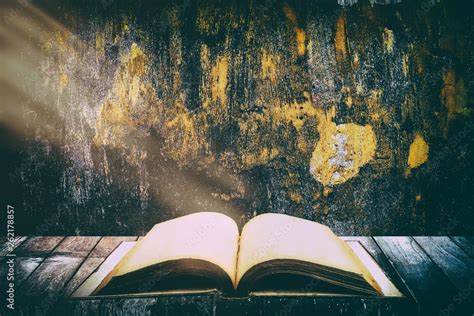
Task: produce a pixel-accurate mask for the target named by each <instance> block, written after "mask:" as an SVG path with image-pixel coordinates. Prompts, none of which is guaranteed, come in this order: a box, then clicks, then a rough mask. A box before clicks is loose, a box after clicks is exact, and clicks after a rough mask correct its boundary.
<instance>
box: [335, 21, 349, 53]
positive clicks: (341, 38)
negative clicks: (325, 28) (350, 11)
mask: <svg viewBox="0 0 474 316" xmlns="http://www.w3.org/2000/svg"><path fill="white" fill-rule="evenodd" d="M334 41H335V45H336V60H337V61H338V62H342V61H344V60H345V59H346V56H347V48H346V18H345V16H344V15H340V16H339V18H338V19H337V23H336V36H335V39H334Z"/></svg>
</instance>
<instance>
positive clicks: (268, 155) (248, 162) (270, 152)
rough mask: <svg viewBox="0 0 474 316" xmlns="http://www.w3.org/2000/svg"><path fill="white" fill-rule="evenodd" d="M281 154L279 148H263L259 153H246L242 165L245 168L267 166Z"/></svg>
mask: <svg viewBox="0 0 474 316" xmlns="http://www.w3.org/2000/svg"><path fill="white" fill-rule="evenodd" d="M279 153H280V152H279V151H278V149H277V148H271V149H268V148H267V147H263V148H262V149H261V150H260V152H257V153H252V152H245V153H243V154H242V164H243V166H244V168H251V167H255V166H261V165H265V164H267V163H268V162H270V161H271V160H273V159H275V158H276V157H277V156H278V154H279Z"/></svg>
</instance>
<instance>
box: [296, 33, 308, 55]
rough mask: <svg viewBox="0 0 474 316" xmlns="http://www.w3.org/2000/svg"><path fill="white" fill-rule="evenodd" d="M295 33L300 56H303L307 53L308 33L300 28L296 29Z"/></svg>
mask: <svg viewBox="0 0 474 316" xmlns="http://www.w3.org/2000/svg"><path fill="white" fill-rule="evenodd" d="M295 32H296V47H297V52H298V56H303V55H304V54H305V51H306V33H305V31H304V30H303V29H302V28H300V27H295Z"/></svg>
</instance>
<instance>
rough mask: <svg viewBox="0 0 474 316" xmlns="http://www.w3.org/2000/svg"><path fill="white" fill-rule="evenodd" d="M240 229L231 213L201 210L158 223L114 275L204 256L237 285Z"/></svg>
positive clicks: (113, 272) (120, 264)
mask: <svg viewBox="0 0 474 316" xmlns="http://www.w3.org/2000/svg"><path fill="white" fill-rule="evenodd" d="M238 246H239V230H238V227H237V225H236V223H235V222H234V221H233V220H232V219H231V218H230V217H228V216H226V215H224V214H220V213H214V212H201V213H195V214H191V215H186V216H182V217H179V218H176V219H173V220H169V221H167V222H163V223H160V224H157V225H155V226H154V227H153V228H152V230H151V231H150V232H148V234H147V235H146V236H145V237H144V238H143V239H141V240H140V241H139V242H137V244H136V245H135V246H134V247H133V248H132V249H131V250H130V251H129V252H128V253H127V254H126V255H125V256H124V257H123V258H122V260H121V261H120V262H119V264H118V265H117V267H116V268H115V269H114V270H113V271H112V273H111V275H110V276H111V277H113V276H120V275H124V274H127V273H130V272H133V271H137V270H140V269H142V268H145V267H148V266H151V265H154V264H157V263H161V262H165V261H169V260H178V259H202V260H206V261H209V262H211V263H213V264H215V265H217V266H219V267H221V268H222V269H223V270H224V271H225V272H226V273H227V274H228V275H229V277H230V279H231V280H232V282H233V283H234V286H235V267H236V260H237V251H238Z"/></svg>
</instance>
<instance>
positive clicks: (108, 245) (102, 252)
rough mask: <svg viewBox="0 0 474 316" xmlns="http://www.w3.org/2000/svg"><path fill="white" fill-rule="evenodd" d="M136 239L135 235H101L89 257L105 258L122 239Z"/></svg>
mask: <svg viewBox="0 0 474 316" xmlns="http://www.w3.org/2000/svg"><path fill="white" fill-rule="evenodd" d="M135 240H137V237H136V236H128V237H109V236H107V237H103V238H102V239H101V240H100V241H99V243H98V244H97V246H96V247H95V248H94V250H93V251H92V252H91V254H90V255H89V257H95V258H105V257H107V256H108V255H109V254H110V253H111V252H112V251H113V250H114V249H115V248H117V247H118V245H120V243H121V242H123V241H135Z"/></svg>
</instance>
